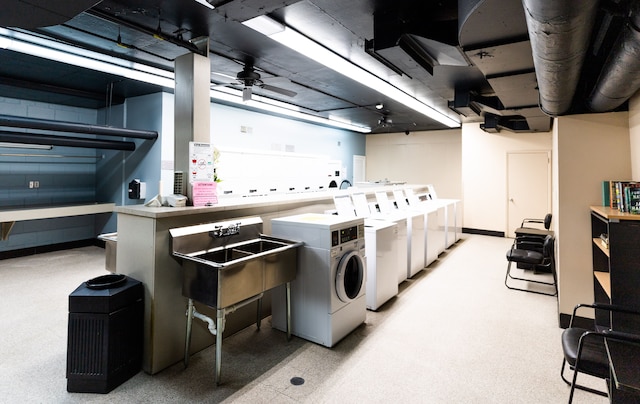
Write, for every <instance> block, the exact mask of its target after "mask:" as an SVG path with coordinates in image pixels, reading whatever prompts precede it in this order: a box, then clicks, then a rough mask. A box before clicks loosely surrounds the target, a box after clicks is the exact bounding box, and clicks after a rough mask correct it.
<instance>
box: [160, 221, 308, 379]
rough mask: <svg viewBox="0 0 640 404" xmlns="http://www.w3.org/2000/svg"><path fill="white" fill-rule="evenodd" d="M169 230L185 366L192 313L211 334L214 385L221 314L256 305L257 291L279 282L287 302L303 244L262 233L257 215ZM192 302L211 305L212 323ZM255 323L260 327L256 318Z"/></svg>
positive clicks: (218, 376) (221, 323)
mask: <svg viewBox="0 0 640 404" xmlns="http://www.w3.org/2000/svg"><path fill="white" fill-rule="evenodd" d="M169 232H170V234H171V244H172V254H173V256H174V257H176V258H177V259H179V260H180V261H181V262H182V294H183V295H184V296H185V297H187V298H189V306H188V310H187V316H188V317H187V338H186V346H185V365H187V363H188V358H189V343H190V342H189V341H190V336H191V321H192V318H193V317H194V316H195V317H197V318H200V319H202V320H203V321H207V322H208V323H209V325H210V327H209V330H210V331H211V333H212V334H214V335H216V383H219V378H220V355H221V351H220V349H221V345H222V332H223V331H224V316H225V315H226V313H228V312H233V311H235V309H236V308H238V307H241V306H243V305H245V304H248V303H251V302H253V301H255V300H258V302H259V304H260V302H261V300H260V299H261V298H262V293H263V292H265V291H267V290H269V289H272V288H274V287H276V286H278V285H282V284H285V285H286V299H287V302H288V304H289V299H290V291H289V287H290V285H289V283H290V282H291V281H293V280H294V279H295V277H296V272H297V254H298V247H300V246H301V245H302V244H303V243H302V242H298V241H291V240H284V239H280V238H276V237H272V236H267V235H265V234H262V219H260V218H255V217H254V218H246V219H241V220H234V221H228V222H219V223H209V224H203V225H197V226H189V227H181V228H175V229H170V230H169ZM194 300H195V301H197V302H200V303H203V304H206V305H207V306H210V307H213V308H215V309H216V313H217V318H216V323H215V325H213V319H211V318H208V317H206V316H204V315H202V314H200V313H198V312H197V311H196V310H195V308H194V306H193V301H194ZM289 312H290V310H289ZM257 326H258V328H259V327H260V317H259V316H258V319H257ZM288 330H290V327H288ZM287 338H290V331H287Z"/></svg>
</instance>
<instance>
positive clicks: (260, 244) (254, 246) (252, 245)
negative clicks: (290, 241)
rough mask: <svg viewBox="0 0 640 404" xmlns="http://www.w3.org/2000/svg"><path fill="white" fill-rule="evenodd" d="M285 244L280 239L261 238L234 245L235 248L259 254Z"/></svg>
mask: <svg viewBox="0 0 640 404" xmlns="http://www.w3.org/2000/svg"><path fill="white" fill-rule="evenodd" d="M286 246H287V244H286V243H284V242H281V241H274V240H267V239H261V240H257V241H252V242H249V243H246V244H241V245H239V246H236V247H235V248H236V249H238V250H241V251H243V252H247V253H250V254H260V253H263V252H267V251H271V250H274V249H276V248H281V247H286Z"/></svg>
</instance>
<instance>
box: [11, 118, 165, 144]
mask: <svg viewBox="0 0 640 404" xmlns="http://www.w3.org/2000/svg"><path fill="white" fill-rule="evenodd" d="M0 126H7V127H10V128H24V129H40V130H52V131H57V132H73V133H84V134H86V135H102V136H117V137H130V138H135V139H147V140H155V139H157V138H158V132H156V131H154V130H136V129H124V128H114V127H111V126H98V125H88V124H83V123H73V122H59V121H50V120H48V119H36V118H24V117H19V116H10V115H0Z"/></svg>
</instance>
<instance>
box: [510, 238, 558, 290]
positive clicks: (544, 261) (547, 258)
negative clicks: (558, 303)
mask: <svg viewBox="0 0 640 404" xmlns="http://www.w3.org/2000/svg"><path fill="white" fill-rule="evenodd" d="M535 246H536V248H524V247H523V244H520V245H517V244H516V243H515V242H514V243H513V245H512V246H511V249H510V250H509V251H507V261H508V264H507V274H506V275H505V278H504V284H505V286H506V287H507V288H509V289H513V290H521V291H523V292H529V293H537V294H540V295H547V296H557V294H558V285H557V278H556V265H555V257H554V255H555V237H554V236H551V235H547V236H546V237H545V238H544V241H543V242H542V251H538V248H537V244H535ZM514 262H515V263H516V264H523V265H526V266H527V267H531V268H532V269H533V270H534V271H535V270H538V271H540V272H550V273H551V275H552V276H553V282H547V281H542V280H539V279H535V278H533V276H537V275H532V277H529V278H520V277H516V276H513V275H511V264H513V263H514ZM510 279H511V280H517V281H525V282H532V283H537V284H541V285H548V286H553V293H551V292H544V291H539V290H535V289H524V288H520V287H515V286H511V285H509V280H510Z"/></svg>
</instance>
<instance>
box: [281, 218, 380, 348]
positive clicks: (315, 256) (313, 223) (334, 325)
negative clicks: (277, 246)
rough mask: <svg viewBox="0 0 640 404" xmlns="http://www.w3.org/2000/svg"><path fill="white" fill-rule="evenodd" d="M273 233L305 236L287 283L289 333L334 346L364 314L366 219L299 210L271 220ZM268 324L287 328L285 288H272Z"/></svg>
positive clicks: (297, 237)
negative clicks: (279, 290)
mask: <svg viewBox="0 0 640 404" xmlns="http://www.w3.org/2000/svg"><path fill="white" fill-rule="evenodd" d="M271 234H272V235H274V236H276V237H282V238H287V239H289V240H297V241H303V242H304V243H305V244H304V245H303V246H302V247H300V249H299V251H298V272H297V275H296V279H295V280H294V281H293V282H292V283H291V333H292V334H294V335H296V336H298V337H300V338H304V339H306V340H309V341H312V342H315V343H318V344H321V345H324V346H327V347H332V346H333V345H335V344H336V343H337V342H338V341H340V340H341V339H342V338H344V337H345V336H347V335H348V334H349V333H350V332H351V331H353V330H354V329H356V328H357V327H358V326H359V325H360V324H362V323H364V321H365V319H366V316H367V308H366V296H365V289H366V287H365V283H366V263H365V260H364V254H365V239H364V237H365V230H364V219H362V218H355V217H349V218H345V217H340V216H339V215H323V214H315V213H308V214H301V215H295V216H289V217H282V218H277V219H272V220H271ZM272 325H273V327H275V328H277V329H279V330H283V331H284V330H286V305H285V299H284V293H274V294H273V301H272Z"/></svg>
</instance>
